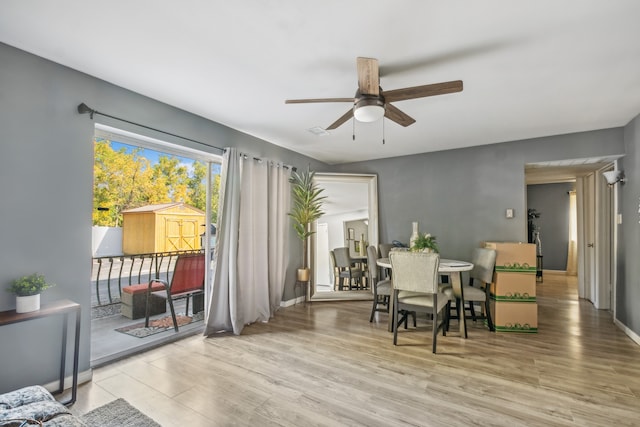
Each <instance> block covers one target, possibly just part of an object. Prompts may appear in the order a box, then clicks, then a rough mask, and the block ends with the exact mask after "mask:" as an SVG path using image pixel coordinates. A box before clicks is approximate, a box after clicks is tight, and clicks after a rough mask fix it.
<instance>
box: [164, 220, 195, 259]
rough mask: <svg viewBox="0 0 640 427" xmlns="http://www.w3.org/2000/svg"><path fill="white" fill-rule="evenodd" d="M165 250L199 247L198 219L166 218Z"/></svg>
mask: <svg viewBox="0 0 640 427" xmlns="http://www.w3.org/2000/svg"><path fill="white" fill-rule="evenodd" d="M164 238H165V241H164V250H165V251H186V250H196V249H199V248H200V246H199V242H200V241H199V239H200V235H199V234H198V221H197V220H196V219H181V218H171V217H168V218H165V237H164Z"/></svg>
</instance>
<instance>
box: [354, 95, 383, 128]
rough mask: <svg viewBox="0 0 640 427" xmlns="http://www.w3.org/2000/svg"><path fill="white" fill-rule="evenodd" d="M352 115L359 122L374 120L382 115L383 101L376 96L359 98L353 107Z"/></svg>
mask: <svg viewBox="0 0 640 427" xmlns="http://www.w3.org/2000/svg"><path fill="white" fill-rule="evenodd" d="M353 116H354V117H355V118H356V120H357V121H359V122H365V123H369V122H375V121H376V120H380V119H381V118H382V117H384V101H382V100H381V99H380V98H378V97H373V98H362V99H359V100H358V101H357V102H356V103H355V105H354V107H353Z"/></svg>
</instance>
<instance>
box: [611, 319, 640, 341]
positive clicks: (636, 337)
mask: <svg viewBox="0 0 640 427" xmlns="http://www.w3.org/2000/svg"><path fill="white" fill-rule="evenodd" d="M613 323H614V324H615V325H616V326H617V327H619V328H620V329H622V332H624V333H625V334H627V336H628V337H629V338H631V340H632V341H633V342H635V343H636V344H638V345H640V335H638V334H636V333H635V332H633V331H632V330H631V329H629V328H628V327H627V326H626V325H625V324H624V323H622V322H620V321H619V320H618V319H614V320H613Z"/></svg>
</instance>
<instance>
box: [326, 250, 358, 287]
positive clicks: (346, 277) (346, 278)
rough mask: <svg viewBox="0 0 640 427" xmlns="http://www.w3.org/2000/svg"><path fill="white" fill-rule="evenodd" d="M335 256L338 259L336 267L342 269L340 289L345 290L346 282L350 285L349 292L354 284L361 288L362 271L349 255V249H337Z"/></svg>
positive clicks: (334, 252) (334, 251)
mask: <svg viewBox="0 0 640 427" xmlns="http://www.w3.org/2000/svg"><path fill="white" fill-rule="evenodd" d="M333 254H334V255H335V258H336V267H338V268H339V269H340V274H339V276H340V285H339V286H338V289H339V290H341V291H342V290H344V283H345V282H347V283H348V286H349V290H351V289H352V286H353V285H354V284H355V285H356V287H359V286H360V282H361V279H362V269H361V268H360V267H356V266H355V265H354V264H355V262H354V261H353V260H352V259H351V255H349V248H335V249H334V250H333Z"/></svg>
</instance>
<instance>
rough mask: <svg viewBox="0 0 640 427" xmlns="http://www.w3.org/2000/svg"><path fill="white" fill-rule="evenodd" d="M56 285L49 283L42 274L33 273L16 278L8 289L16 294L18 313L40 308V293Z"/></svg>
mask: <svg viewBox="0 0 640 427" xmlns="http://www.w3.org/2000/svg"><path fill="white" fill-rule="evenodd" d="M52 286H55V284H53V283H48V282H47V281H46V280H45V278H44V276H43V275H41V274H37V273H34V274H31V275H29V276H23V277H21V278H19V279H15V280H14V281H13V282H12V283H11V285H10V286H9V288H8V289H7V291H9V292H11V293H14V294H15V295H16V313H29V312H31V311H37V310H40V293H41V292H42V291H44V290H45V289H48V288H51V287H52Z"/></svg>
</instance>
